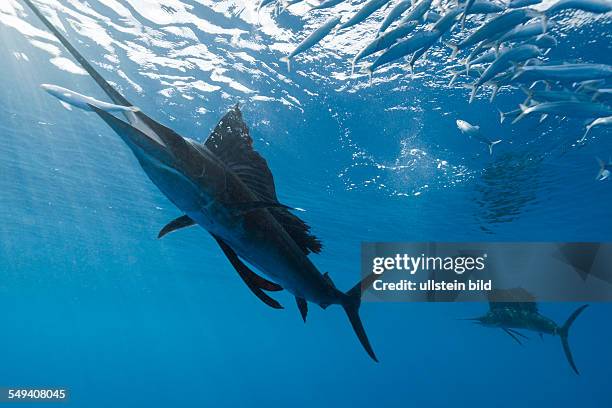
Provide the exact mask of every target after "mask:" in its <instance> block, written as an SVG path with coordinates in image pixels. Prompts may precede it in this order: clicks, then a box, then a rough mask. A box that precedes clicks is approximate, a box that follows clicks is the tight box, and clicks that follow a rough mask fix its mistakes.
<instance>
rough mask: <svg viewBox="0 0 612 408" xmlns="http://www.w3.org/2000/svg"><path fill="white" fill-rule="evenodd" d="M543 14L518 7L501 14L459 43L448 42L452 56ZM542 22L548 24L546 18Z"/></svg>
mask: <svg viewBox="0 0 612 408" xmlns="http://www.w3.org/2000/svg"><path fill="white" fill-rule="evenodd" d="M541 15H542V14H541V13H539V12H537V11H535V10H531V9H516V10H510V11H507V12H505V13H503V14H500V15H499V16H497V17H494V18H492V19H491V20H489V21H487V22H486V23H484V24H483V25H482V26H481V27H480V28H478V29H477V30H476V31H475V32H474V33H472V34H471V35H470V36H469V37H467V38H465V39H464V40H463V41H461V42H459V43H458V44H447V45H448V47H450V48H451V49H452V50H453V53H452V55H451V58H452V57H454V56H455V55H457V52H458V51H459V50H462V49H465V48H467V47H471V46H473V45H476V44H478V43H480V42H482V41H485V40H490V39H492V38H493V37H495V36H496V35H503V33H506V32H508V31H510V30H511V29H513V28H514V27H516V26H517V25H519V24H522V23H525V22H527V21H529V20H531V19H532V18H534V17H538V16H541ZM542 24H543V25H544V26H545V25H546V22H545V20H543V23H542Z"/></svg>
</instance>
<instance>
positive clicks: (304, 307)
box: [295, 296, 308, 323]
mask: <svg viewBox="0 0 612 408" xmlns="http://www.w3.org/2000/svg"><path fill="white" fill-rule="evenodd" d="M295 301H296V303H297V306H298V309H299V310H300V314H301V315H302V319H303V320H304V323H306V315H308V302H306V299H304V298H301V297H297V296H296V297H295Z"/></svg>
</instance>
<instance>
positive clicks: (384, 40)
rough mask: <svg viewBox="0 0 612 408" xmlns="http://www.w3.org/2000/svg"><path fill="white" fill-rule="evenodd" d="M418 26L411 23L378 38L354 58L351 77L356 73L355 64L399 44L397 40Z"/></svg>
mask: <svg viewBox="0 0 612 408" xmlns="http://www.w3.org/2000/svg"><path fill="white" fill-rule="evenodd" d="M417 24H418V23H417V22H416V21H409V22H407V23H405V24H402V25H400V26H398V27H396V28H394V29H393V30H390V31H387V32H386V33H384V34H383V35H381V36H379V37H376V38H375V39H374V41H372V42H370V43H369V44H368V45H366V46H365V48H364V49H362V50H361V51H360V52H359V53H358V54H357V55H355V58H353V61H352V64H351V75H352V73H353V72H354V68H355V64H356V63H357V61H359V60H360V59H362V58H365V57H367V56H368V55H372V54H374V53H376V52H378V51H382V50H384V49H387V48H389V47H391V46H392V45H393V44H395V43H396V42H397V40H399V39H400V38H403V37H405V36H406V35H408V34H410V33H411V32H412V31H413V30H414V29H415V28H416V26H417Z"/></svg>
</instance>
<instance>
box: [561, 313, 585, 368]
mask: <svg viewBox="0 0 612 408" xmlns="http://www.w3.org/2000/svg"><path fill="white" fill-rule="evenodd" d="M587 306H588V305H583V306H580V307H579V308H578V309H576V310H574V313H572V314H571V315H570V317H568V319H567V320H566V321H565V323H564V324H563V326H561V327H560V328H559V337H560V338H561V344H562V345H563V352H564V353H565V357H566V358H567V362H568V363H569V364H570V366H572V369H573V370H574V372H575V373H576V374H580V373H579V372H578V369H577V368H576V364H575V363H574V357H572V350H571V349H570V346H569V342H568V335H569V329H570V327H571V326H572V324H573V323H574V320H576V318H577V317H578V315H580V313H582V311H583V310H584V309H586V307H587Z"/></svg>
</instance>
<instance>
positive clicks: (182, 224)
mask: <svg viewBox="0 0 612 408" xmlns="http://www.w3.org/2000/svg"><path fill="white" fill-rule="evenodd" d="M195 223H196V222H195V221H194V220H192V219H191V218H190V217H189V216H188V215H183V216H181V217H178V218H177V219H175V220H172V221H170V222H169V223H168V224H166V225H165V226H164V228H162V229H161V230H160V231H159V234H158V235H157V238H158V239H159V238H162V237H163V236H165V235H167V234H169V233H171V232H174V231H176V230H179V229H181V228H187V227H191V226H192V225H195Z"/></svg>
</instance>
